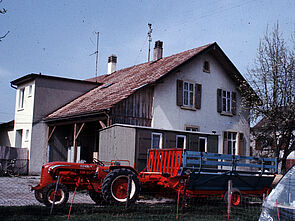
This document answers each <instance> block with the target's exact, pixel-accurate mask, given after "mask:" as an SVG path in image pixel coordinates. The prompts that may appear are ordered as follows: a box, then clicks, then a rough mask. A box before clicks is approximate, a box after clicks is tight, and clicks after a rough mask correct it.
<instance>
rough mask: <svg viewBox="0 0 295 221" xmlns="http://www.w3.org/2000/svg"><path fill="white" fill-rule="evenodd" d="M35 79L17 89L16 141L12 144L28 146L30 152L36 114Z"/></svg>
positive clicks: (22, 146)
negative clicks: (34, 115)
mask: <svg viewBox="0 0 295 221" xmlns="http://www.w3.org/2000/svg"><path fill="white" fill-rule="evenodd" d="M34 96H35V81H31V82H28V83H25V84H23V85H21V86H20V87H18V88H17V89H16V103H15V119H14V136H13V138H14V141H13V142H12V146H14V147H21V148H28V149H29V154H30V146H31V134H32V121H33V114H34Z"/></svg>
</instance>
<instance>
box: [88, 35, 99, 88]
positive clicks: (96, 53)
mask: <svg viewBox="0 0 295 221" xmlns="http://www.w3.org/2000/svg"><path fill="white" fill-rule="evenodd" d="M95 34H96V35H97V40H96V51H95V52H93V53H92V54H91V55H94V54H95V55H96V61H95V82H96V83H97V64H98V43H99V32H95ZM91 55H89V56H91Z"/></svg>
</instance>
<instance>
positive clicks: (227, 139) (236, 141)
mask: <svg viewBox="0 0 295 221" xmlns="http://www.w3.org/2000/svg"><path fill="white" fill-rule="evenodd" d="M245 142H246V140H245V138H244V134H243V133H238V132H228V131H224V132H223V153H224V154H235V155H245V154H246V149H245V147H246V146H245Z"/></svg>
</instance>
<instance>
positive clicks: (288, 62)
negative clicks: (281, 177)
mask: <svg viewBox="0 0 295 221" xmlns="http://www.w3.org/2000/svg"><path fill="white" fill-rule="evenodd" d="M293 39H294V38H293ZM290 43H291V44H293V47H290V46H289V45H288V44H287V43H286V42H285V40H284V38H283V35H282V33H280V31H279V24H278V23H277V24H276V25H275V26H274V27H273V29H272V30H271V32H269V31H268V29H267V30H266V32H265V34H264V37H263V39H262V40H260V43H259V47H258V50H257V57H256V59H255V60H254V64H253V66H252V67H251V69H249V70H248V78H249V82H250V84H251V86H252V87H253V89H254V91H255V92H256V94H257V95H258V96H259V98H260V101H259V102H255V103H254V104H252V105H253V106H252V110H251V115H252V117H253V118H252V120H253V121H256V122H257V120H259V119H262V120H261V121H260V122H259V126H258V127H256V130H255V131H254V136H256V137H257V138H260V140H261V141H263V142H261V145H262V147H268V148H269V146H271V147H272V148H273V150H274V154H275V157H276V158H277V159H278V161H281V162H282V168H281V170H282V172H283V173H284V172H286V159H287V157H288V155H289V154H290V153H291V152H292V151H294V150H295V41H294V40H293V41H292V42H290ZM281 150H283V155H282V156H281V157H280V152H281Z"/></svg>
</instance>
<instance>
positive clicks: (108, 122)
mask: <svg viewBox="0 0 295 221" xmlns="http://www.w3.org/2000/svg"><path fill="white" fill-rule="evenodd" d="M104 114H105V115H106V117H107V127H109V126H110V115H109V114H108V113H107V111H104Z"/></svg>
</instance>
